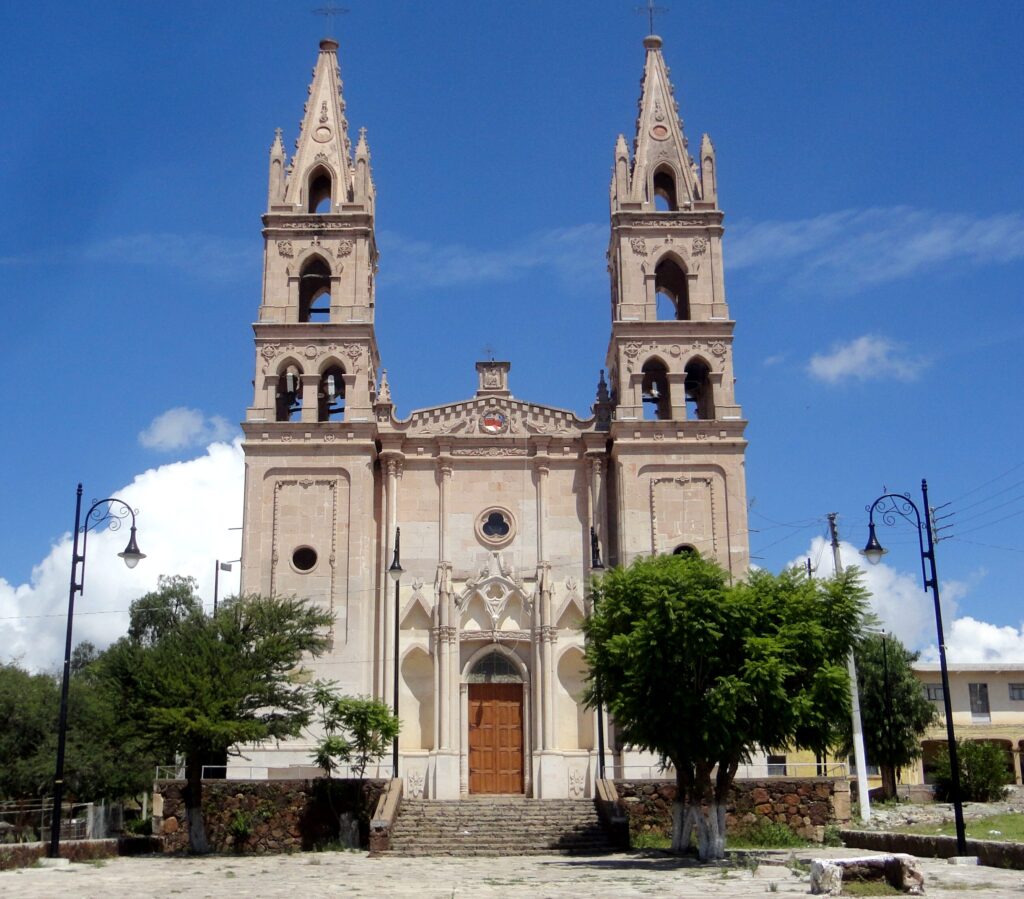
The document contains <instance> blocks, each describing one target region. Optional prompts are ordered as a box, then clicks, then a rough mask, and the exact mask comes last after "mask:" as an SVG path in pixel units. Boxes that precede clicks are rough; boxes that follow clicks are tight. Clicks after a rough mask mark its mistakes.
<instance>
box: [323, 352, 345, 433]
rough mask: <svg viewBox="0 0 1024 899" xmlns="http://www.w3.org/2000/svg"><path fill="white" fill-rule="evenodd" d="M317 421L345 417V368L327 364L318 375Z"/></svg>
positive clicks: (338, 419) (337, 419)
mask: <svg viewBox="0 0 1024 899" xmlns="http://www.w3.org/2000/svg"><path fill="white" fill-rule="evenodd" d="M316 399H317V414H316V420H317V421H341V420H342V419H343V418H344V417H345V369H344V368H343V367H342V366H341V365H339V364H338V363H336V362H335V363H333V364H330V365H328V366H327V367H326V368H325V369H324V371H323V372H322V373H321V375H320V384H319V386H318V387H317V391H316Z"/></svg>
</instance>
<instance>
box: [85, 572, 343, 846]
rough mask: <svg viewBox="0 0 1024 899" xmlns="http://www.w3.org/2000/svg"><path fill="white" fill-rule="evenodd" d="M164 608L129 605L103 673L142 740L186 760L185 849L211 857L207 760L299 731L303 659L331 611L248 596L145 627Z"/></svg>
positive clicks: (307, 700)
mask: <svg viewBox="0 0 1024 899" xmlns="http://www.w3.org/2000/svg"><path fill="white" fill-rule="evenodd" d="M158 592H159V591H158ZM161 607H162V606H161V603H153V602H152V595H149V596H146V597H143V598H142V599H140V600H137V601H136V602H135V603H133V604H132V609H131V616H132V627H131V628H130V629H129V634H130V636H128V637H125V638H123V639H121V640H120V641H118V642H117V643H116V644H114V646H112V647H111V648H110V649H109V650H108V651H107V653H106V655H105V658H104V663H103V667H104V676H105V677H106V679H107V680H108V682H109V683H110V684H111V685H112V686H113V687H114V689H115V690H116V691H117V693H118V696H119V700H120V707H121V713H122V715H123V716H124V717H125V719H127V720H128V721H131V722H132V723H133V725H134V727H135V728H136V729H137V733H138V734H139V736H140V739H141V740H142V741H143V742H144V743H145V745H147V746H150V747H152V748H160V749H162V750H163V751H170V752H174V753H180V754H182V755H183V756H184V758H185V778H186V786H185V797H184V798H185V808H186V815H187V820H188V833H189V846H190V848H191V850H192V851H193V852H196V853H206V852H209V844H208V842H207V839H206V827H205V824H204V821H203V812H202V766H203V763H204V760H206V759H208V758H210V757H211V756H215V755H217V754H222V753H224V752H228V751H231V749H232V747H233V746H234V745H235V744H237V743H260V742H262V741H265V740H279V739H285V738H287V737H295V736H298V734H299V732H300V731H301V729H302V728H303V727H304V726H305V725H306V724H307V723H308V722H309V718H310V708H311V691H310V687H309V684H308V682H307V674H306V672H305V671H304V670H303V669H302V668H301V662H302V660H303V658H304V657H305V656H307V655H312V656H317V655H319V654H320V653H321V652H323V650H324V649H325V648H326V646H327V637H326V635H325V634H324V632H323V629H324V628H325V627H327V626H328V625H329V624H330V623H331V622H332V620H333V617H332V616H331V614H330V613H329V612H326V611H323V610H320V609H316V608H313V607H311V606H309V605H307V604H306V603H305V602H303V601H300V600H296V599H282V598H278V597H261V596H246V597H238V598H234V599H231V600H227V601H225V603H224V605H223V606H222V607H221V608H220V610H219V611H218V613H217V614H216V615H215V616H207V615H205V614H203V612H202V610H201V609H198V610H197V609H195V608H193V607H191V605H190V603H188V602H187V601H186V602H184V603H179V604H177V605H174V604H173V603H171V602H168V603H166V604H164V605H163V607H164V608H170V614H169V615H168V616H166V617H165V618H163V619H161V622H160V626H159V628H156V629H154V628H152V627H150V626H149V625H147V624H145V621H144V617H143V616H146V615H150V614H151V613H152V611H153V609H154V608H157V609H159V608H161ZM137 623H138V626H136V624H137Z"/></svg>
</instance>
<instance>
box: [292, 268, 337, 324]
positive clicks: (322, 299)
mask: <svg viewBox="0 0 1024 899" xmlns="http://www.w3.org/2000/svg"><path fill="white" fill-rule="evenodd" d="M330 317H331V270H330V268H328V266H327V263H326V262H324V260H323V259H320V258H319V257H317V258H315V259H312V260H310V261H309V262H308V263H306V265H305V266H304V267H303V269H302V274H301V275H300V276H299V321H300V322H326V321H329V320H330Z"/></svg>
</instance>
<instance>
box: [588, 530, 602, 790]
mask: <svg viewBox="0 0 1024 899" xmlns="http://www.w3.org/2000/svg"><path fill="white" fill-rule="evenodd" d="M599 571H604V564H603V563H602V562H601V542H600V541H599V540H598V539H597V531H595V530H594V528H593V527H591V528H590V573H591V574H595V573H597V572H599ZM602 699H603V697H602V696H601V685H600V684H597V776H598V777H599V778H600V779H601V780H604V703H603V702H602Z"/></svg>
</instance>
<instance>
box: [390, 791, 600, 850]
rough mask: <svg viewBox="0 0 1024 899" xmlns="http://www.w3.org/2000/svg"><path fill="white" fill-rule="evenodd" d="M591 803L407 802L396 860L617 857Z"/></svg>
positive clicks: (511, 799)
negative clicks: (430, 857) (402, 857)
mask: <svg viewBox="0 0 1024 899" xmlns="http://www.w3.org/2000/svg"><path fill="white" fill-rule="evenodd" d="M614 851H615V847H614V845H613V843H612V841H611V840H610V839H609V837H608V834H607V833H606V832H605V830H604V828H603V827H602V825H601V820H600V818H599V817H598V815H597V809H596V808H595V807H594V801H593V800H592V799H526V798H524V797H522V796H487V797H473V798H469V799H463V800H461V801H450V802H446V801H441V800H431V799H403V800H402V804H401V807H400V809H399V812H398V817H397V818H396V820H395V823H394V826H393V828H392V830H391V852H392V853H394V854H396V855H552V854H562V855H595V854H600V853H606V852H614Z"/></svg>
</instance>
